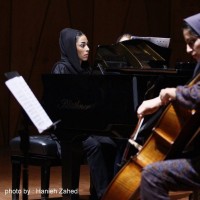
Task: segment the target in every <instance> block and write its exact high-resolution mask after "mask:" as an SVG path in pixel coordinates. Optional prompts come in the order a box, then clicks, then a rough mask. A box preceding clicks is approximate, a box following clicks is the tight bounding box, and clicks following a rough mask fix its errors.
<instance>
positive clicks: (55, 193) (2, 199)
mask: <svg viewBox="0 0 200 200" xmlns="http://www.w3.org/2000/svg"><path fill="white" fill-rule="evenodd" d="M0 160H1V163H0V200H11V199H12V198H11V193H12V192H13V191H12V190H11V186H12V183H11V163H10V154H9V150H8V149H0ZM60 188H61V168H60V167H53V168H52V170H51V180H50V189H52V190H51V191H52V194H50V198H49V199H52V200H53V199H54V200H57V199H62V198H61V195H60V194H59V191H60ZM29 190H30V194H29V199H30V200H39V199H41V198H40V193H41V192H40V171H39V168H38V167H33V166H32V167H31V166H30V167H29ZM20 191H21V190H20ZM79 194H80V199H81V200H88V198H89V169H88V166H87V165H83V166H81V177H80V188H79ZM20 196H21V195H20ZM171 197H172V199H181V200H188V194H187V193H181V194H179V193H176V194H173V195H171ZM20 199H22V197H20ZM122 200H123V199H122Z"/></svg>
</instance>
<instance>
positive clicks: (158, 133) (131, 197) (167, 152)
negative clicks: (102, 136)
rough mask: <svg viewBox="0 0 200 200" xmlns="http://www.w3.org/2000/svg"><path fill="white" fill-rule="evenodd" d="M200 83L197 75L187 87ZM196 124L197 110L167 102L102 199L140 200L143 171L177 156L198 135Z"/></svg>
mask: <svg viewBox="0 0 200 200" xmlns="http://www.w3.org/2000/svg"><path fill="white" fill-rule="evenodd" d="M199 80H200V75H198V76H197V77H196V78H194V79H193V80H192V81H191V82H190V84H189V86H191V85H193V84H195V83H196V82H197V81H199ZM199 124H200V117H199V112H198V111H196V110H189V109H186V108H184V107H183V106H180V105H179V104H177V103H176V102H175V101H173V102H171V103H169V104H168V105H167V106H166V108H165V109H164V112H163V113H162V115H161V117H160V118H159V120H158V121H157V123H156V125H155V126H154V128H153V129H152V132H151V135H150V136H149V138H148V139H147V141H146V142H145V144H144V145H143V147H142V148H141V149H140V150H139V151H138V153H137V154H136V155H135V156H132V157H130V159H129V160H128V161H127V163H126V164H125V165H124V166H123V167H122V168H121V170H120V171H119V172H118V173H117V174H116V176H115V177H114V178H113V180H112V181H111V183H110V184H109V186H108V188H107V190H106V192H105V194H104V195H103V197H102V200H112V199H114V200H137V199H139V197H140V195H139V192H140V182H141V171H142V169H143V168H144V167H145V166H147V165H149V164H151V163H153V162H157V161H162V160H166V159H169V158H172V157H174V156H175V155H178V154H179V153H180V152H181V151H182V150H183V149H184V148H185V146H187V144H188V142H191V140H192V139H193V138H194V137H195V136H196V135H197V133H198V132H199Z"/></svg>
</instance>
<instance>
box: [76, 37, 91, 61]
mask: <svg viewBox="0 0 200 200" xmlns="http://www.w3.org/2000/svg"><path fill="white" fill-rule="evenodd" d="M76 48H77V54H78V57H79V59H80V62H82V61H87V60H88V56H89V50H90V49H89V47H88V40H87V37H86V36H85V35H81V36H80V37H78V38H77V41H76Z"/></svg>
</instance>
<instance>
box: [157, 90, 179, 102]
mask: <svg viewBox="0 0 200 200" xmlns="http://www.w3.org/2000/svg"><path fill="white" fill-rule="evenodd" d="M159 97H160V100H161V102H162V104H163V105H166V104H167V103H169V102H170V101H173V100H175V99H176V88H165V89H162V90H161V91H160V95H159Z"/></svg>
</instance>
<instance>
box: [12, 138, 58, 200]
mask: <svg viewBox="0 0 200 200" xmlns="http://www.w3.org/2000/svg"><path fill="white" fill-rule="evenodd" d="M20 145H21V138H20V136H18V137H15V138H13V139H11V141H10V149H11V162H12V190H13V191H14V190H15V189H18V190H19V189H20V188H19V187H20V176H21V168H22V167H21V166H22V165H23V170H27V169H26V167H27V166H28V165H33V166H40V167H41V190H45V191H47V190H48V189H49V180H50V168H51V167H52V166H61V158H60V155H59V149H58V146H57V143H56V141H55V140H53V139H52V138H51V136H49V135H38V136H29V150H28V152H27V155H26V156H25V155H24V154H23V152H22V150H21V148H20ZM22 145H23V144H22ZM23 172H24V171H23ZM25 173H26V172H25ZM27 173H28V172H27ZM23 178H24V176H23ZM27 178H28V177H27ZM23 180H24V179H23ZM27 181H28V180H27ZM25 184H27V185H26V187H28V183H25ZM27 189H28V188H27ZM48 196H49V195H48V193H44V194H42V193H41V199H43V200H46V199H48ZM18 199H19V194H12V200H18Z"/></svg>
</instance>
